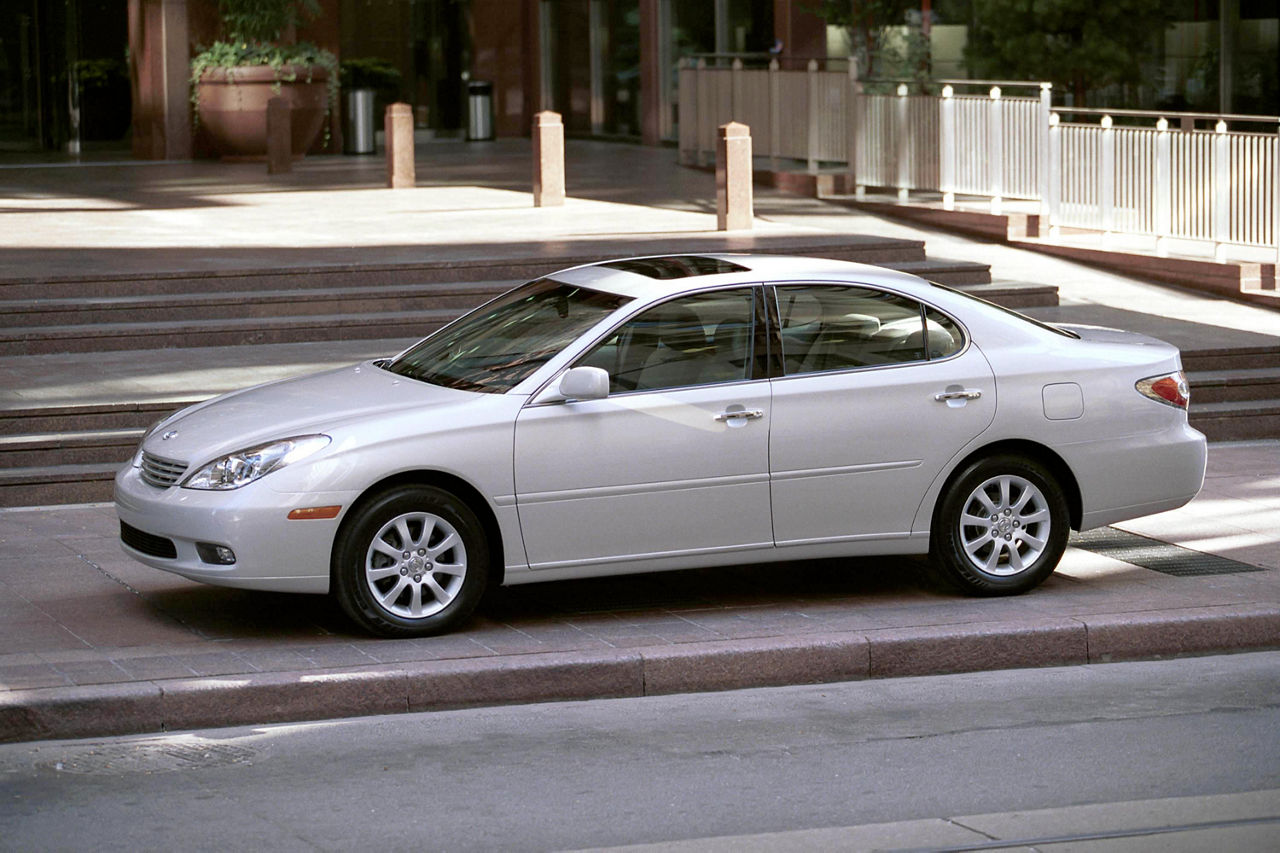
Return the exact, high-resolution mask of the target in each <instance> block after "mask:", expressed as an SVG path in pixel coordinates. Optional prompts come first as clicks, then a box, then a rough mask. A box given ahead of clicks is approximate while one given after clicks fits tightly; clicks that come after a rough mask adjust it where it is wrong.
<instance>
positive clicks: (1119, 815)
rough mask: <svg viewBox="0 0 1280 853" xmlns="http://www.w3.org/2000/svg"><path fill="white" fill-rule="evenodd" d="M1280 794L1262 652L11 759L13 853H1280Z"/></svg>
mask: <svg viewBox="0 0 1280 853" xmlns="http://www.w3.org/2000/svg"><path fill="white" fill-rule="evenodd" d="M1277 789H1280V652H1262V653H1253V654H1240V655H1228V656H1219V657H1203V658H1186V659H1179V660H1172V661H1154V662H1140V663H1115V664H1104V665H1093V666H1083V667H1064V668H1058V669H1043V670H1019V671H1001V672H985V673H975V674H966V675H953V676H935V677H930V678H910V679H897V680H881V681H862V682H849V683H844V684H832V685H821V686H812V687H792V688H776V689H759V690H747V691H738V692H729V693H714V694H698V695H681V696H665V697H652V698H644V699H626V700H600V701H593V702H575V703H562V704H547V705H535V706H518V707H506V708H486V709H478V710H471V711H453V712H438V713H432V714H415V715H399V716H392V717H373V718H362V719H351V720H340V721H330V722H322V723H307V724H298V725H279V726H270V727H265V728H254V729H248V728H244V729H212V730H206V731H200V732H189V733H175V734H172V735H165V736H158V737H157V736H149V737H143V736H139V737H127V738H111V739H101V740H96V741H61V742H43V743H24V744H13V745H6V746H0V849H3V850H15V851H16V850H23V851H28V850H50V849H89V848H93V849H95V850H104V851H105V850H124V849H128V850H138V849H144V850H155V849H170V848H176V847H182V848H183V849H186V850H243V849H270V850H272V851H273V853H283V851H293V850H347V849H354V848H357V847H370V848H373V847H376V848H378V849H386V850H401V849H411V848H412V849H420V850H432V851H445V850H553V849H554V850H565V849H579V848H586V847H607V846H614V845H625V844H655V843H658V844H661V843H664V842H678V841H680V840H695V841H693V842H692V843H690V844H686V845H678V844H677V845H675V846H677V847H680V849H711V848H713V847H714V848H718V849H732V850H738V851H745V850H753V849H769V850H774V849H815V850H816V849H830V848H831V847H832V846H837V847H848V848H859V847H861V846H863V842H862V841H858V840H857V839H860V838H862V839H865V838H870V837H873V836H871V835H866V834H865V832H864V834H863V835H859V834H858V832H859V830H855V829H850V828H851V827H863V830H865V829H866V828H865V826H863V825H866V824H880V823H884V822H897V821H906V822H914V823H904V824H900V825H897V826H895V827H889V828H880V829H878V830H877V833H878V834H874V837H875V838H879V839H885V840H887V843H888V846H891V847H935V848H936V847H939V846H945V845H946V844H950V843H957V842H956V841H955V839H961V841H960V842H959V843H958V846H957V849H959V848H960V847H962V846H963V839H964V838H965V837H971V838H972V837H980V838H1003V839H1010V838H1012V839H1022V840H1026V839H1036V838H1039V839H1042V840H1044V839H1048V838H1058V839H1066V838H1072V837H1076V836H1080V835H1087V834H1093V835H1098V834H1099V833H1101V834H1102V836H1103V840H1101V841H1099V840H1097V839H1095V841H1094V842H1092V843H1091V845H1084V846H1083V847H1080V845H1076V846H1077V847H1080V849H1090V850H1093V849H1147V848H1148V846H1149V847H1150V849H1159V850H1164V851H1168V850H1177V849H1196V848H1201V849H1203V846H1205V845H1206V844H1213V845H1215V846H1223V845H1225V847H1226V849H1233V850H1239V849H1246V850H1247V849H1260V850H1263V849H1276V848H1280V791H1278V790H1277ZM1206 795H1227V796H1218V797H1212V796H1211V797H1209V798H1208V799H1200V800H1195V801H1186V802H1185V803H1184V802H1183V801H1178V803H1175V804H1172V805H1171V804H1167V803H1165V804H1160V803H1152V802H1150V801H1154V800H1161V799H1164V798H1174V797H1199V798H1204V797H1206ZM1097 803H1111V804H1119V805H1116V806H1109V807H1107V808H1106V809H1105V810H1102V811H1100V809H1102V807H1097V808H1093V809H1088V808H1086V809H1083V810H1082V809H1072V808H1070V807H1073V806H1078V805H1080V804H1097ZM1188 804H1190V805H1188ZM1246 806H1247V808H1246ZM1027 812H1031V818H1027V816H1026V815H1025V814H1024V813H1027ZM1012 813H1018V814H1017V815H1015V817H1016V818H1017V819H1018V820H1017V821H1013V822H1010V820H1012V818H1010V815H1011V814H1012ZM964 815H988V816H990V815H1002V816H1003V817H1004V818H1010V820H1006V821H1005V824H1004V825H1006V826H1008V827H1009V828H1008V830H1007V832H1008V834H999V832H998V831H997V830H985V831H983V832H985V835H981V836H974V835H973V834H972V832H970V826H971V825H980V824H981V821H967V820H966V819H962V818H958V817H957V816H964ZM1036 816H1039V817H1038V820H1037V817H1036ZM1162 816H1163V817H1162ZM1027 820H1030V823H1028V822H1027ZM1018 821H1022V822H1021V823H1019V822H1018ZM987 823H988V825H991V826H997V825H1000V824H999V822H998V821H996V820H995V819H994V818H993V819H992V820H989V821H988V822H987ZM1157 825H1159V826H1165V827H1170V828H1172V829H1173V831H1172V832H1164V833H1162V834H1160V835H1155V834H1154V833H1153V832H1152V831H1151V830H1152V828H1153V827H1156V826H1157ZM962 831H963V832H964V833H968V835H967V836H966V835H963V834H959V833H961V832H962ZM766 833H783V834H781V835H762V834H766ZM725 836H749V838H746V839H741V838H735V839H725V838H724V837H725ZM716 838H720V839H722V840H721V841H720V842H715V841H713V840H712V839H716ZM1107 839H1110V840H1109V841H1108V840H1107ZM992 843H996V842H994V841H993V842H992ZM1148 843H1149V844H1148ZM1108 844H1110V845H1111V846H1107V845H1108ZM1135 844H1136V846H1135ZM1100 845H1101V846H1100ZM1116 845H1120V846H1119V847H1117V846H1116ZM1042 847H1043V848H1044V849H1063V848H1062V847H1061V846H1053V845H1051V844H1048V843H1046V844H1044V845H1042ZM1066 847H1067V848H1070V849H1075V848H1074V847H1071V845H1066ZM966 849H972V848H966Z"/></svg>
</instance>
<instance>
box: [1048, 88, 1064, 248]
mask: <svg viewBox="0 0 1280 853" xmlns="http://www.w3.org/2000/svg"><path fill="white" fill-rule="evenodd" d="M1061 197H1062V117H1061V116H1059V115H1058V114H1057V113H1050V115H1049V239H1051V240H1056V239H1057V238H1058V237H1059V236H1061V234H1062V226H1061V225H1060V224H1059V217H1058V204H1059V201H1060V199H1061Z"/></svg>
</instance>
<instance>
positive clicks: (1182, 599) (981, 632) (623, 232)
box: [0, 140, 1280, 740]
mask: <svg viewBox="0 0 1280 853" xmlns="http://www.w3.org/2000/svg"><path fill="white" fill-rule="evenodd" d="M522 145H523V146H525V148H524V149H522V148H521V146H522ZM425 148H426V149H429V150H423V149H420V153H419V184H420V186H419V188H417V189H415V190H409V191H397V192H394V193H387V192H384V191H379V190H375V189H374V187H376V186H379V185H380V182H381V179H382V178H381V176H382V168H383V165H382V162H381V160H379V159H377V158H319V159H318V160H317V161H315V162H312V161H306V162H304V163H302V164H299V167H298V168H297V169H296V170H295V172H293V173H291V175H289V176H285V179H284V180H283V181H281V182H278V183H277V182H268V181H267V179H266V177H265V175H263V174H261V171H262V170H261V169H260V167H255V166H253V165H251V164H241V165H237V166H234V167H226V166H223V165H221V164H209V163H191V164H140V165H135V164H114V165H110V166H102V167H91V166H86V167H61V168H42V169H35V170H25V171H22V170H10V169H0V195H3V196H5V198H4V201H3V202H0V222H3V223H4V224H5V226H6V227H4V228H0V278H4V277H6V276H13V275H18V274H23V275H27V276H29V275H31V274H32V270H38V271H40V273H43V274H47V275H53V274H55V273H57V274H81V275H85V276H92V275H94V274H95V273H102V272H119V271H121V270H134V271H137V272H138V273H139V274H142V273H146V272H151V273H155V272H158V271H164V270H175V269H186V270H191V269H203V270H206V271H210V272H217V271H221V270H226V269H228V268H232V267H235V266H236V265H240V266H242V267H244V268H252V265H253V264H255V263H261V262H263V260H264V259H267V260H269V261H270V262H271V263H273V264H280V263H287V262H288V261H289V259H290V258H296V259H297V261H296V262H297V263H299V264H304V263H314V262H315V260H314V259H315V257H316V254H317V253H320V254H322V255H323V256H324V258H325V260H326V262H330V263H353V264H355V263H361V262H369V259H370V258H371V257H383V256H387V255H388V253H390V254H395V255H396V256H398V257H401V256H402V257H414V258H421V257H422V256H423V255H424V254H427V255H430V256H432V257H441V258H446V259H447V258H459V259H462V258H467V257H470V258H475V257H496V256H500V254H501V253H502V252H503V251H508V249H504V248H503V247H504V246H506V247H509V246H511V245H514V244H519V245H520V246H521V247H522V248H521V250H522V251H525V250H527V249H528V247H530V246H540V247H543V248H544V249H545V251H546V252H548V253H549V254H550V253H553V252H554V253H558V254H563V253H564V252H565V251H566V247H573V248H574V250H575V251H578V250H581V251H584V252H590V253H598V256H600V257H603V256H607V255H624V254H634V253H637V250H643V248H644V247H647V246H661V245H675V246H681V245H695V244H697V245H705V244H713V245H718V246H722V247H729V248H734V247H738V248H761V247H767V245H768V241H769V240H787V241H795V240H810V241H813V240H828V241H829V240H857V239H863V238H865V237H866V235H875V236H876V237H898V238H902V239H908V240H924V241H926V242H927V244H928V248H929V252H930V255H931V256H940V257H947V258H955V259H962V260H969V261H980V262H984V263H989V264H991V266H992V270H993V275H994V277H996V278H997V279H1010V280H1024V281H1041V282H1049V283H1053V284H1056V285H1057V286H1058V287H1059V288H1060V294H1061V299H1062V305H1061V306H1059V307H1058V308H1051V309H1037V310H1036V312H1035V313H1037V314H1038V315H1040V316H1046V317H1050V318H1052V319H1062V320H1075V321H1086V322H1103V323H1111V324H1117V325H1123V326H1127V327H1130V328H1134V329H1137V330H1139V331H1144V332H1147V333H1149V334H1154V335H1156V336H1158V337H1162V338H1165V339H1168V340H1170V341H1172V342H1174V343H1176V344H1178V345H1179V346H1183V347H1189V346H1190V345H1195V346H1198V347H1202V348H1203V347H1205V346H1213V345H1222V346H1247V345H1251V344H1256V343H1260V342H1265V343H1269V344H1275V343H1276V342H1277V341H1278V340H1280V313H1277V312H1272V311H1267V310H1265V309H1260V308H1256V307H1251V306H1247V305H1241V304H1238V303H1234V302H1228V301H1226V300H1222V299H1213V298H1210V297H1205V296H1199V295H1194V294H1189V293H1186V292H1182V291H1178V290H1176V289H1173V288H1166V287H1161V286H1158V285H1154V284H1150V283H1146V282H1142V281H1138V280H1134V279H1129V278H1125V277H1123V276H1118V275H1113V274H1109V273H1103V272H1099V271H1097V270H1092V269H1089V268H1087V267H1083V266H1081V265H1079V264H1075V263H1072V262H1070V261H1066V260H1060V259H1055V258H1047V257H1044V256H1042V255H1036V254H1033V253H1030V252H1027V251H1024V250H1020V249H1017V248H1013V247H1009V246H1004V245H999V244H994V243H983V242H980V241H975V240H971V239H967V238H961V237H955V236H951V235H947V234H944V233H941V232H938V231H936V230H931V229H925V228H919V227H915V226H911V225H907V224H903V223H897V222H891V221H888V220H885V219H882V218H880V217H877V216H874V215H871V214H867V213H862V212H851V211H848V210H845V209H841V208H838V207H835V206H832V205H827V204H824V203H822V202H818V201H815V200H812V199H802V198H796V197H789V196H784V195H781V194H779V193H776V192H772V191H768V190H764V189H758V190H757V193H758V194H757V201H756V213H757V223H756V228H755V229H754V230H753V232H752V233H751V234H749V235H748V234H743V233H736V234H730V235H720V234H717V233H716V232H714V230H713V229H714V179H713V177H711V176H709V175H707V174H706V173H703V172H697V171H694V170H687V169H680V168H679V167H677V166H676V165H675V156H674V152H672V151H669V150H664V149H639V148H634V147H630V146H617V145H610V144H607V143H594V142H575V141H571V142H570V145H569V152H570V154H569V156H570V160H569V181H568V186H569V192H570V194H571V196H572V198H571V199H570V202H569V204H568V205H566V207H565V208H563V209H562V210H559V211H535V210H534V209H532V207H531V206H530V205H529V203H528V195H527V193H528V185H527V168H526V167H527V160H523V159H522V158H523V156H524V153H525V149H527V142H522V141H520V140H515V141H502V142H498V143H485V144H483V145H476V146H467V145H460V144H453V145H448V144H441V145H435V146H426V147H425ZM620 178H623V179H625V180H621V181H620V180H619V179H620ZM388 208H392V209H393V210H391V212H388ZM231 209H236V210H239V211H241V212H245V213H247V214H248V216H247V221H248V222H249V223H250V224H249V225H243V226H236V227H235V228H232V227H230V226H226V227H223V225H224V222H223V221H224V220H225V218H226V214H227V212H228V211H229V210H231ZM308 211H310V212H313V213H314V212H316V211H320V212H324V213H327V214H328V215H327V216H321V217H318V218H317V217H312V218H311V220H308V222H307V224H305V225H304V224H299V223H300V222H301V220H299V219H298V218H297V217H299V216H300V215H301V214H302V213H305V212H308ZM511 251H514V250H511ZM403 343H404V341H398V340H386V341H353V342H344V343H341V344H323V345H321V344H291V345H276V346H271V347H265V346H264V347H250V346H246V347H236V348H222V349H220V350H213V349H186V350H184V349H170V350H158V351H149V352H146V353H137V352H135V353H111V354H106V355H104V354H101V353H99V354H93V355H81V356H70V355H68V356H40V357H27V358H4V359H0V404H6V403H8V404H12V403H13V402H14V401H15V400H18V401H24V402H27V403H30V402H31V401H39V402H40V403H42V404H46V405H57V404H70V403H72V402H76V401H86V400H98V399H120V398H122V397H127V398H130V399H133V398H138V397H140V396H145V395H146V394H148V393H151V394H153V395H154V396H156V397H162V398H170V397H172V396H173V395H174V394H175V393H178V392H185V393H189V394H191V395H192V396H205V395H208V394H211V393H216V392H219V391H223V390H229V389H230V388H234V387H241V386H243V385H245V384H249V383H252V382H257V381H263V380H265V379H269V378H275V377H277V376H285V375H293V374H296V373H301V372H306V371H308V370H311V369H315V368H317V367H323V366H327V365H330V364H337V363H347V362H350V361H354V360H356V359H359V358H363V357H367V356H370V355H374V354H380V353H385V352H391V351H394V350H395V349H396V348H398V347H399V346H400V345H402V344H403ZM1120 527H1121V528H1123V529H1124V530H1128V531H1131V532H1133V533H1136V534H1141V535H1144V536H1147V537H1150V538H1152V539H1155V540H1158V541H1157V542H1154V543H1153V542H1147V541H1145V540H1130V541H1128V542H1124V541H1113V542H1110V543H1108V542H1104V541H1099V540H1098V539H1097V538H1096V537H1095V538H1087V537H1086V538H1085V539H1081V540H1078V544H1080V545H1081V546H1085V547H1073V548H1071V549H1070V550H1069V551H1068V553H1067V556H1066V558H1065V559H1064V561H1063V564H1062V567H1061V569H1060V570H1059V572H1058V573H1057V574H1056V575H1055V576H1054V577H1053V578H1051V579H1050V581H1049V582H1048V583H1046V584H1045V585H1044V587H1042V588H1041V589H1039V590H1037V591H1035V592H1034V593H1032V594H1030V595H1026V596H1021V597H1017V598H1010V599H995V600H980V599H968V598H961V597H958V596H955V595H952V594H950V593H947V592H944V591H942V590H941V589H939V588H938V587H936V586H935V585H934V584H933V582H932V581H931V580H930V579H929V578H928V576H927V574H926V573H925V572H924V571H923V568H922V566H921V564H920V563H918V562H916V561H913V560H905V559H897V558H890V559H886V558H876V559H866V560H857V561H819V562H809V563H797V564H788V565H786V566H784V567H781V569H780V568H779V567H777V566H773V567H755V566H753V567H745V568H725V569H716V570H699V571H688V572H676V573H668V574H657V575H642V576H633V577H623V578H610V579H598V580H591V581H580V582H564V583H554V584H541V585H532V586H523V587H516V588H512V589H508V590H501V591H499V592H498V593H497V594H496V595H495V596H494V598H493V600H492V601H491V602H489V603H488V604H487V605H486V606H485V607H484V608H483V609H482V611H481V613H480V614H479V616H478V617H477V619H476V620H475V621H474V623H473V624H472V625H471V626H470V627H469V628H468V629H467V630H465V631H462V632H459V633H457V634H454V635H450V636H446V637H440V638H432V639H425V640H407V641H388V640H373V639H369V638H367V637H363V636H360V635H358V634H356V633H354V632H353V631H352V629H351V627H350V626H349V624H348V623H347V622H346V621H345V620H344V619H343V617H342V616H341V614H340V613H339V612H338V610H337V608H336V606H334V605H333V604H331V603H330V602H329V601H328V600H327V599H324V598H322V597H308V596H289V595H274V594H264V593H250V592H242V591H236V590H226V589H218V588H215V587H208V586H203V585H199V584H195V583H191V582H188V581H185V580H182V579H180V578H177V577H175V576H172V575H168V574H166V573H163V572H159V571H155V570H152V569H149V568H146V567H144V566H141V565H140V564H137V563H134V562H133V561H131V560H130V559H128V558H127V557H125V556H124V555H123V553H121V551H120V548H119V545H118V542H117V539H118V533H117V529H116V521H115V517H114V514H113V512H112V510H111V508H110V506H109V505H100V504H89V505H79V506H74V507H57V508H44V509H41V508H31V509H18V510H7V511H0V740H30V739H37V738H43V737H73V736H100V735H106V734H112V733H123V732H142V731H159V730H173V729H181V728H190V727H195V726H205V725H218V724H226V725H231V724H240V723H266V722H275V721H284V720H298V719H317V718H323V717H334V716H345V715H354V714H372V713H391V712H403V711H406V710H426V709H433V708H447V707H460V706H466V705H476V704H488V703H498V702H521V701H547V700H557V699H577V698H592V697H597V696H620V695H646V694H659V693H674V692H685V691H693V690H713V689H729V688H735V687H746V686H761V685H770V684H788V683H804V682H821V681H831V680H845V679H851V678H867V677H892V676H897V675H908V674H922V673H934V672H956V671H970V670H977V669H989V668H1000V667H1016V666H1046V665H1068V664H1083V663H1089V662H1101V661H1107V660H1118V659H1124V658H1139V657H1150V656H1163V655H1177V654H1196V653H1207V652H1220V651H1230V650H1236V649H1248V648H1260V647H1270V646H1277V645H1280V442H1274V441H1272V442H1254V443H1241V444H1215V445H1213V446H1212V447H1211V450H1210V459H1209V477H1208V480H1207V482H1206V486H1205V489H1204V491H1203V492H1202V493H1201V495H1200V496H1199V497H1198V498H1197V499H1196V500H1195V501H1194V502H1192V503H1191V504H1190V505H1189V506H1187V507H1185V508H1183V509H1180V510H1177V511H1175V512H1172V513H1165V514H1163V515H1160V516H1154V517H1152V518H1149V519H1143V520H1140V521H1136V522H1132V523H1127V524H1123V525H1120ZM1112 538H1113V539H1115V538H1116V537H1114V536H1113V537H1112ZM1087 548H1092V549H1094V550H1087ZM1117 549H1118V550H1117ZM1179 549H1184V550H1179ZM1108 554H1110V555H1111V556H1108ZM1206 554H1208V555H1217V556H1218V557H1220V558H1221V559H1220V560H1217V561H1215V560H1206V559H1201V557H1202V555H1206ZM1126 560H1129V561H1131V562H1126ZM1142 565H1150V566H1153V567H1155V568H1143V567H1142ZM1171 571H1179V572H1181V571H1192V572H1201V574H1192V575H1188V576H1182V575H1178V574H1170V573H1169V572H1171ZM1204 572H1208V573H1204Z"/></svg>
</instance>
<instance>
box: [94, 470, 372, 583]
mask: <svg viewBox="0 0 1280 853" xmlns="http://www.w3.org/2000/svg"><path fill="white" fill-rule="evenodd" d="M355 497H356V495H355V494H354V493H351V492H304V493H298V494H292V493H282V492H277V491H274V490H272V489H271V488H269V487H268V486H266V485H265V484H264V483H263V482H262V481H259V482H257V483H251V484H249V485H248V486H245V487H243V488H240V489H234V490H231V491H224V492H215V491H200V490H195V489H181V488H178V487H176V486H174V487H170V488H167V489H160V488H156V487H154V486H150V485H147V484H146V483H144V482H143V481H142V479H141V477H140V476H139V474H138V469H136V468H134V467H133V466H132V465H128V466H126V467H125V468H124V469H122V470H121V471H120V472H119V473H118V474H117V475H116V482H115V504H116V514H117V515H118V516H119V517H120V521H122V522H123V523H125V524H127V525H129V526H130V527H132V528H135V529H136V530H137V531H141V532H142V533H143V534H145V535H146V536H149V537H159V539H160V540H169V541H170V542H172V544H173V551H172V553H173V554H174V556H172V557H169V556H158V555H157V554H156V553H145V552H144V551H141V550H138V548H137V547H131V546H130V545H128V544H125V543H124V542H122V543H121V547H122V548H123V549H124V552H125V553H126V554H128V555H129V556H130V557H133V558H134V559H135V560H137V561H139V562H140V563H144V564H145V565H148V566H152V567H153V568H157V569H163V570H164V571H167V572H173V573H174V574H178V575H182V576H183V577H186V578H190V579H191V580H197V581H201V582H203V583H209V584H216V585H218V586H229V587H237V588H241V589H258V590H270V591H274V592H311V593H326V592H328V591H329V560H330V554H331V553H332V548H333V540H334V536H335V534H336V533H337V530H338V526H339V524H340V523H341V521H342V513H340V514H339V515H338V516H337V517H336V518H332V519H307V520H290V519H289V518H288V515H289V512H290V511H291V510H293V509H297V508H302V507H315V506H335V505H340V506H342V508H343V512H345V511H346V509H347V508H348V507H349V506H350V504H351V501H352V500H354V499H355ZM134 541H135V544H138V545H142V546H143V547H148V550H150V551H153V552H162V551H164V550H165V549H164V548H162V547H160V548H156V547H150V545H149V544H148V541H147V540H144V541H143V542H138V541H137V539H136V538H135V540H134ZM198 543H208V544H210V545H223V546H226V547H228V548H230V549H231V550H232V551H234V552H235V556H236V561H235V563H234V564H232V565H216V564H213V563H210V562H206V561H205V560H204V559H201V556H200V553H199V552H198V550H197V545H198Z"/></svg>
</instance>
